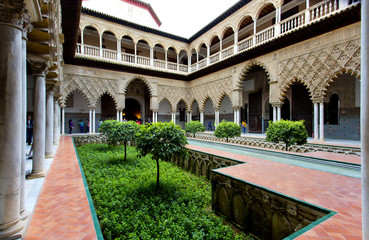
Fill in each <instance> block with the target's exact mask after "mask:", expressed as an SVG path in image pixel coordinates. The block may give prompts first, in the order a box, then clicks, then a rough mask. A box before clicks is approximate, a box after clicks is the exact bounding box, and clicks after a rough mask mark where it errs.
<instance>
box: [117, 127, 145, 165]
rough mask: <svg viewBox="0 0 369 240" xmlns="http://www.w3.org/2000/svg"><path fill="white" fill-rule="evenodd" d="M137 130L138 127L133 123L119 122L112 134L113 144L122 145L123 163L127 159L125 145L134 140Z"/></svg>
mask: <svg viewBox="0 0 369 240" xmlns="http://www.w3.org/2000/svg"><path fill="white" fill-rule="evenodd" d="M139 129H140V126H139V125H138V124H137V123H136V122H135V121H128V122H120V123H118V124H117V125H116V128H115V130H114V131H113V133H112V136H111V138H112V139H113V142H121V143H123V145H124V161H126V159H127V143H128V142H132V141H134V140H135V138H136V134H137V132H138V130H139Z"/></svg>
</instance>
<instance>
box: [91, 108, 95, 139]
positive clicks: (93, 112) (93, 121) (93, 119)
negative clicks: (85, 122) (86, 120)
mask: <svg viewBox="0 0 369 240" xmlns="http://www.w3.org/2000/svg"><path fill="white" fill-rule="evenodd" d="M90 126H91V125H90ZM92 133H96V110H95V109H92Z"/></svg>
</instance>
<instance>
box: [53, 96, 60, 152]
mask: <svg viewBox="0 0 369 240" xmlns="http://www.w3.org/2000/svg"><path fill="white" fill-rule="evenodd" d="M53 126H54V135H53V138H54V139H53V143H54V145H57V144H58V142H59V138H60V106H59V103H58V98H54V125H53Z"/></svg>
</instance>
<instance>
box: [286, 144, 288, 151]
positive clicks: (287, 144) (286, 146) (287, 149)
mask: <svg viewBox="0 0 369 240" xmlns="http://www.w3.org/2000/svg"><path fill="white" fill-rule="evenodd" d="M286 151H288V143H286Z"/></svg>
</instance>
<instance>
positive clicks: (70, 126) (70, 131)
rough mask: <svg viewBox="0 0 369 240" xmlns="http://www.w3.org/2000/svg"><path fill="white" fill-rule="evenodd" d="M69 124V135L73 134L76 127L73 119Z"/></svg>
mask: <svg viewBox="0 0 369 240" xmlns="http://www.w3.org/2000/svg"><path fill="white" fill-rule="evenodd" d="M68 123H69V134H72V131H73V127H74V125H73V121H72V119H69V122H68Z"/></svg>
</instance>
